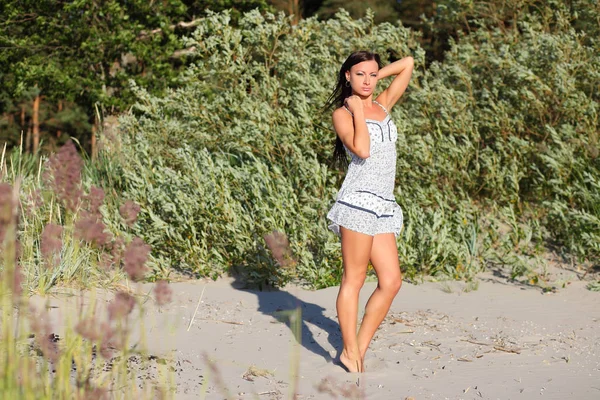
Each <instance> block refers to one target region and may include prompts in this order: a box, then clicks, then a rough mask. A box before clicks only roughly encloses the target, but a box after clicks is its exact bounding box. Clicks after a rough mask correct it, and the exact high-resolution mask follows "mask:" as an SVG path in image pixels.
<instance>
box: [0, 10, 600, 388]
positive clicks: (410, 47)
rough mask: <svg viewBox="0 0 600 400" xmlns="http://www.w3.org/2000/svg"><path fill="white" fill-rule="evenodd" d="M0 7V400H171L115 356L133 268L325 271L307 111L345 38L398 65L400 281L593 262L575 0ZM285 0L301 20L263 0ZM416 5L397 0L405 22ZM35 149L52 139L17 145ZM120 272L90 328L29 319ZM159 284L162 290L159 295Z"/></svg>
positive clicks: (331, 259)
mask: <svg viewBox="0 0 600 400" xmlns="http://www.w3.org/2000/svg"><path fill="white" fill-rule="evenodd" d="M21 3H22V2H20V3H19V4H17V3H16V2H4V3H3V4H2V6H0V7H2V8H1V10H2V13H1V14H2V16H3V17H2V18H4V19H3V20H2V24H1V29H2V30H1V32H0V41H1V42H2V46H4V47H5V48H8V49H7V50H6V51H3V52H2V53H0V65H1V67H2V68H1V72H0V73H1V74H2V80H3V83H4V85H3V87H2V89H0V90H1V93H0V112H1V113H2V114H3V119H2V126H0V131H1V132H2V135H3V136H2V141H3V142H5V143H6V145H4V147H3V148H2V153H1V159H0V247H1V248H2V251H1V254H2V258H1V260H0V267H1V274H2V276H1V279H0V296H1V298H2V304H3V307H2V309H3V315H2V321H3V322H2V336H1V340H0V356H1V359H2V361H1V362H0V378H1V379H0V385H1V387H0V390H1V391H2V392H3V393H6V394H7V396H8V397H11V398H12V397H15V398H36V399H37V398H86V396H92V397H100V398H101V396H104V395H105V394H109V395H110V394H111V393H112V394H113V395H114V393H116V392H114V391H113V390H114V388H115V387H119V388H121V389H122V388H124V387H126V388H127V390H124V391H123V392H122V394H123V396H122V397H123V398H139V396H143V395H148V396H157V395H159V394H160V393H159V392H162V391H164V390H167V391H168V390H169V385H170V384H171V383H170V382H169V378H168V374H167V373H166V372H165V375H164V376H165V381H164V382H153V383H151V384H152V385H156V386H157V387H156V388H154V387H150V386H148V387H147V388H145V389H142V390H141V391H140V390H138V389H136V386H135V385H133V386H132V385H129V384H128V385H125V384H124V382H125V380H126V379H131V381H128V382H129V383H130V382H134V381H135V377H134V376H133V375H132V374H133V372H132V371H133V370H129V368H130V367H131V365H129V364H128V362H127V360H129V359H130V357H139V358H141V359H147V357H146V355H145V354H144V352H143V351H141V352H137V351H138V350H136V351H133V350H132V347H131V346H128V340H129V338H128V336H127V334H126V333H127V331H126V329H123V327H126V326H127V324H131V323H133V317H131V315H132V312H134V310H138V311H141V309H140V304H141V302H140V301H139V297H140V295H139V294H138V293H136V291H135V288H136V284H135V282H137V281H139V280H143V279H150V280H158V279H170V278H173V276H174V275H175V274H178V273H187V274H190V275H192V276H211V277H216V276H218V275H220V274H222V273H226V272H234V273H238V274H241V275H243V276H244V277H245V279H246V281H247V282H248V283H250V284H256V285H258V286H260V287H263V286H266V285H275V286H278V285H283V284H285V283H286V282H288V281H290V280H294V281H297V282H300V283H303V284H306V285H309V286H311V287H315V288H320V287H326V286H330V285H335V284H337V283H339V280H340V276H341V254H340V249H339V239H338V238H337V237H336V236H335V235H333V233H331V232H329V231H328V230H327V221H326V220H325V215H326V212H327V210H328V208H329V207H330V205H331V203H332V201H333V199H334V196H335V193H336V190H337V188H338V187H339V184H340V183H341V180H342V179H343V173H342V172H341V171H337V170H335V169H333V168H331V164H330V158H331V154H332V151H333V143H334V133H333V131H332V129H331V123H330V112H329V111H327V110H323V104H324V103H325V100H326V98H327V97H328V95H329V92H330V90H331V89H332V85H333V83H334V82H333V81H334V77H335V76H336V72H337V70H338V68H339V66H340V64H341V63H342V61H343V60H344V59H345V57H346V56H347V55H348V54H349V53H350V52H351V51H353V50H355V49H359V48H363V49H373V50H376V51H378V52H379V53H380V54H381V55H382V57H383V59H384V60H385V61H386V62H389V61H392V60H395V59H398V58H401V57H404V56H407V55H411V56H413V57H414V58H415V60H416V69H415V73H414V77H413V80H412V82H411V85H410V87H409V89H408V91H407V93H406V95H405V96H404V97H403V100H402V102H401V104H399V105H398V106H397V107H395V108H394V110H393V115H392V117H393V118H394V120H395V121H396V123H397V125H398V127H399V132H400V134H399V140H398V143H397V145H398V170H397V182H396V183H397V192H396V199H397V201H398V202H399V203H400V205H401V206H402V207H403V209H404V214H405V221H406V224H405V227H404V230H403V232H402V234H401V236H400V237H399V238H398V245H399V251H400V261H401V265H402V268H403V271H404V272H405V275H406V276H407V277H408V278H412V279H415V278H419V277H422V276H424V275H433V276H435V277H443V278H447V277H450V278H454V279H464V280H466V281H469V280H470V279H471V278H472V277H473V276H474V274H476V273H477V272H478V271H481V270H483V269H485V268H495V267H509V268H510V269H511V270H512V277H513V278H517V277H524V278H525V279H527V280H529V281H530V282H532V283H539V284H542V285H544V281H543V280H544V276H543V275H540V274H538V269H536V267H540V266H543V265H544V264H545V263H546V261H547V257H548V254H549V253H550V252H552V253H554V254H557V255H558V256H560V257H563V259H564V260H566V261H571V262H573V263H579V264H584V265H585V266H586V267H589V266H598V265H599V264H600V158H599V156H600V144H599V142H598V134H599V132H600V130H599V118H598V113H599V100H600V99H599V97H600V95H599V92H598V82H599V81H600V45H599V42H598V38H599V37H600V32H599V25H598V18H600V9H598V4H597V2H595V1H592V0H574V1H569V2H565V1H558V0H552V1H548V2H538V1H533V0H516V1H511V2H504V1H485V2H483V1H465V0H448V1H442V2H436V4H437V6H436V8H435V9H433V8H430V7H429V5H430V3H428V2H423V5H422V6H423V9H422V13H423V14H424V18H422V19H421V20H419V21H418V22H417V21H415V20H414V19H413V20H411V19H409V20H408V21H412V23H399V22H397V20H396V18H393V19H391V18H390V19H388V20H387V21H388V22H382V23H377V22H376V21H379V20H376V15H375V14H373V13H372V12H367V13H366V15H365V16H364V17H362V18H360V19H356V18H353V16H352V15H350V14H349V13H348V12H345V11H342V12H339V13H337V14H335V16H332V17H331V18H329V19H322V18H321V19H320V18H317V17H309V18H307V16H308V15H307V14H310V13H317V14H318V13H319V10H321V11H323V10H324V8H323V7H329V6H331V5H333V4H334V3H335V2H333V1H328V2H321V3H319V2H315V1H312V2H311V1H306V2H304V3H302V4H301V3H299V2H297V1H296V2H294V1H291V2H287V3H285V2H282V3H281V4H280V3H277V4H275V3H273V4H274V6H273V5H271V4H270V3H267V2H265V1H262V0H256V1H252V2H238V1H234V0H232V1H223V2H219V3H216V2H211V4H213V5H214V6H215V7H216V8H219V7H220V8H221V9H217V10H215V11H218V12H216V13H215V12H211V11H208V10H206V9H205V8H206V7H205V6H206V4H205V2H201V1H195V2H183V1H182V2H177V1H172V2H162V3H160V4H158V3H156V4H155V3H152V7H156V8H153V11H154V12H153V13H150V12H147V11H148V8H147V7H151V6H150V5H148V4H146V3H143V2H136V1H133V2H128V3H127V5H123V4H121V3H122V2H118V1H108V2H94V1H80V2H75V3H69V4H66V3H65V4H63V5H62V6H63V8H62V9H61V10H60V12H58V11H56V10H55V9H54V8H53V3H52V4H50V3H51V2H35V4H34V3H33V2H31V3H27V4H26V5H23V4H21ZM142 3H143V4H142ZM284 3H285V4H284ZM317 3H318V4H317ZM350 3H352V2H348V4H350ZM366 3H368V2H365V4H366ZM289 4H292V5H293V6H294V7H296V9H297V10H301V11H302V13H300V15H301V16H303V17H305V18H304V19H302V18H298V17H297V16H296V17H289V16H286V15H284V14H277V15H274V14H272V13H270V12H269V11H271V10H273V8H272V7H276V8H277V7H278V8H279V9H286V8H284V7H287V6H289ZM352 4H354V3H352ZM415 4H416V3H415V2H412V1H406V2H402V4H399V5H396V6H395V10H397V11H398V10H400V11H399V12H401V13H402V10H405V11H406V12H408V11H407V10H409V9H410V10H412V11H411V12H413V13H415V14H411V15H417V14H418V13H417V11H415V10H418V8H416V5H415ZM250 5H251V6H252V7H250ZM25 6H26V7H29V8H25ZM230 6H232V7H234V9H233V10H232V11H227V10H224V9H225V8H228V7H230ZM254 6H257V7H259V10H254V11H249V12H246V13H244V11H247V10H248V9H249V8H253V7H254ZM412 6H415V8H411V7H412ZM403 7H404V8H403ZM23 10H29V11H31V12H29V11H27V12H24V11H23ZM307 10H310V12H309V11H307ZM354 12H356V13H359V12H362V11H354ZM402 15H404V14H402ZM75 16H82V18H78V17H77V18H75ZM358 16H360V15H358ZM182 22H184V23H183V24H180V23H182ZM188 22H189V23H190V24H188ZM115 26H119V28H120V29H114V27H115ZM192 32H193V33H192ZM71 43H75V45H71ZM442 49H445V50H447V51H446V52H445V53H443V57H440V52H441V51H442ZM182 50H184V51H183V52H181V51H182ZM175 54H176V55H177V56H176V57H174V55H175ZM132 57H133V58H132ZM115 60H116V61H115ZM385 83H386V82H382V84H385ZM112 111H114V112H118V113H120V117H119V119H118V123H117V122H116V118H115V117H114V116H113V115H111V112H112ZM90 132H93V135H90ZM70 137H72V138H74V139H75V140H74V142H71V141H69V140H68V139H69V138H70ZM79 139H81V140H79ZM44 143H46V144H47V146H46V149H49V150H52V149H53V148H55V147H56V148H58V146H59V145H61V144H63V143H67V144H66V145H65V146H63V147H60V150H58V151H56V152H49V153H45V152H41V151H36V148H42V147H44ZM74 143H76V144H77V146H78V147H75V144H74ZM81 155H83V159H82V158H81ZM590 270H591V268H590ZM124 280H126V281H127V282H133V283H132V286H131V287H133V288H134V289H133V290H132V291H120V292H118V293H117V294H116V295H115V297H114V300H113V301H112V302H111V304H110V305H109V308H108V309H107V310H105V311H106V313H107V319H106V320H105V321H100V320H96V319H94V317H93V313H94V312H93V311H92V309H91V308H90V309H89V310H84V311H82V314H81V315H79V316H78V321H73V324H68V326H67V327H65V333H64V335H63V336H61V337H60V338H59V340H58V342H56V340H51V339H56V337H54V336H53V332H52V331H51V328H50V327H49V326H48V324H47V323H46V321H47V320H48V319H47V315H45V312H44V311H43V310H33V309H32V310H28V307H27V300H26V299H27V297H26V295H27V294H29V293H41V294H44V293H47V292H49V291H51V290H52V288H54V287H57V286H65V285H68V286H71V287H80V288H89V287H98V286H101V287H111V288H113V289H114V288H117V287H118V286H117V285H116V284H117V283H118V282H122V281H124ZM473 285H476V284H471V285H469V284H467V286H466V287H468V288H469V290H472V288H473V287H476V286H473ZM599 285H600V284H599V283H598V282H590V283H589V285H588V288H589V289H590V290H594V291H598V290H600V289H599V288H600V286H599ZM157 287H158V288H159V289H158V291H157V292H156V293H155V296H156V301H157V302H159V303H161V302H163V301H166V300H165V299H166V298H168V296H169V289H168V286H167V285H166V283H164V282H161V283H160V285H158V286H157ZM92 304H93V305H94V302H93V301H92ZM92 307H93V306H92ZM13 310H16V311H14V313H13ZM50 333H52V335H51V334H50ZM109 347H114V348H115V349H116V350H117V352H116V354H109V353H108V352H103V350H106V349H108V348H109ZM92 361H93V362H92ZM73 365H75V366H76V368H75V369H73ZM82 365H86V366H90V365H92V367H91V369H89V368H87V369H86V368H82V367H80V366H82ZM107 365H110V366H111V368H109V371H104V370H103V368H104V367H106V366H107ZM34 376H35V377H36V379H33V377H34ZM39 377H41V379H37V378H39ZM121 389H119V390H121ZM119 393H121V392H119Z"/></svg>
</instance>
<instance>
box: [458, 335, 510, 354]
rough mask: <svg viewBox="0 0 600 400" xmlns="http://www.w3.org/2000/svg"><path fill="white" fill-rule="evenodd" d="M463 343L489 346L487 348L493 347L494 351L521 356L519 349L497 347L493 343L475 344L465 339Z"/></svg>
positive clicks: (473, 341)
mask: <svg viewBox="0 0 600 400" xmlns="http://www.w3.org/2000/svg"><path fill="white" fill-rule="evenodd" d="M463 342H469V343H473V344H477V345H480V346H489V347H493V348H494V349H495V350H499V351H504V352H507V353H514V354H521V349H519V348H514V349H508V348H506V347H502V346H498V345H495V344H493V343H484V342H477V341H475V340H470V339H465V340H463Z"/></svg>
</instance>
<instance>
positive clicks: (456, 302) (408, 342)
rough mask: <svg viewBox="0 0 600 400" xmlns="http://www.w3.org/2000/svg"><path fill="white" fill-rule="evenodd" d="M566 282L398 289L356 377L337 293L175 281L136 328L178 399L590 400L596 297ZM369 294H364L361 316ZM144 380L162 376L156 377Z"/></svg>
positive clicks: (598, 370)
mask: <svg viewBox="0 0 600 400" xmlns="http://www.w3.org/2000/svg"><path fill="white" fill-rule="evenodd" d="M571 277H572V278H573V279H569V276H567V278H566V279H565V281H564V282H567V283H565V287H564V288H563V287H562V286H561V287H560V288H558V289H557V290H556V291H555V292H552V291H550V292H544V291H543V290H542V289H541V287H539V286H529V285H523V284H519V283H514V282H508V281H507V279H506V278H504V277H502V276H496V275H494V274H493V273H491V272H486V273H484V274H480V275H479V276H478V278H477V281H478V287H474V286H468V285H466V284H465V283H461V282H442V283H436V282H425V283H420V284H413V283H410V282H404V284H403V286H402V289H401V290H400V293H399V295H398V296H397V298H396V299H395V301H394V303H393V305H392V308H391V310H390V313H389V314H388V317H387V318H386V320H385V321H384V323H383V324H382V326H381V328H380V329H379V330H378V332H377V333H376V336H375V338H374V340H373V342H372V345H371V348H370V351H369V352H368V353H367V356H366V361H365V364H366V365H365V367H366V370H367V371H366V373H364V374H349V373H347V372H345V371H344V370H343V369H342V368H341V367H340V366H339V365H338V364H337V363H336V361H335V360H336V358H337V351H338V350H339V349H340V346H341V337H340V333H339V329H338V323H337V318H336V312H335V298H336V295H337V290H338V288H337V287H332V288H328V289H323V290H318V291H310V290H305V289H302V288H300V287H296V286H288V287H286V288H284V289H282V290H273V291H262V292H261V291H256V290H245V289H241V288H239V285H238V284H237V283H236V281H235V280H233V279H230V278H222V279H219V280H217V281H208V280H198V281H190V282H180V283H173V284H171V288H172V290H173V301H172V302H171V303H169V304H168V305H166V306H163V307H157V306H156V305H154V304H153V301H152V300H151V299H149V298H148V299H147V301H145V304H144V310H145V311H144V314H145V315H144V321H145V327H144V332H145V337H146V341H147V345H148V351H149V353H150V354H151V355H152V356H153V357H152V360H154V361H151V364H152V362H160V360H170V361H169V364H171V365H172V366H173V368H172V372H173V378H174V380H175V382H174V384H175V386H176V396H175V398H176V399H203V398H206V399H225V398H231V399H288V398H292V395H293V394H294V391H295V394H296V398H297V399H327V398H331V399H335V398H337V399H342V398H344V399H345V398H356V399H362V398H364V399H406V398H411V397H412V398H414V399H534V398H546V399H598V398H600V344H599V342H600V333H599V332H600V331H599V329H598V328H599V326H600V307H598V306H599V305H600V293H597V292H591V291H589V290H587V289H586V288H585V285H586V282H584V281H580V280H578V279H577V278H576V277H575V275H571ZM375 285H376V283H375V282H367V283H366V284H365V286H364V288H363V290H362V292H361V300H360V311H359V312H361V313H362V310H363V309H364V305H365V303H366V301H367V298H368V296H369V294H370V293H371V292H372V290H373V289H374V287H375ZM151 288H152V284H146V285H144V286H143V289H144V290H145V291H146V292H149V291H150V290H151ZM111 296H112V295H110V294H106V296H104V300H103V301H105V300H109V299H110V297H111ZM39 300H41V299H39ZM103 301H101V302H100V304H99V306H102V302H103ZM52 303H55V304H57V306H56V307H52V308H50V309H49V312H50V315H51V317H52V319H53V323H55V324H57V325H55V326H61V319H62V318H63V317H61V316H62V315H64V313H65V308H64V306H62V305H60V303H61V299H60V298H56V297H55V298H53V299H52ZM298 307H299V308H300V310H301V319H297V315H298V314H297V313H294V312H293V310H296V309H297V308H298ZM290 310H292V311H290ZM192 318H193V321H192ZM294 318H296V319H294ZM294 332H300V336H301V340H300V343H299V342H298V340H296V338H295V334H294ZM139 333H140V332H137V334H139ZM137 334H134V336H137ZM133 342H135V340H134V341H133ZM144 376H146V377H149V378H156V369H154V368H152V365H150V367H149V368H146V369H145V370H144V372H143V374H142V373H141V374H140V378H142V379H143V378H144Z"/></svg>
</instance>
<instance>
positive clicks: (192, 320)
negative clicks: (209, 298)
mask: <svg viewBox="0 0 600 400" xmlns="http://www.w3.org/2000/svg"><path fill="white" fill-rule="evenodd" d="M204 289H206V285H204V287H203V288H202V294H200V298H199V299H198V304H197V305H196V310H195V311H194V315H192V319H191V321H190V325H189V326H188V328H187V331H188V332H189V331H190V328H191V327H192V324H193V323H194V318H196V313H197V312H198V307H200V303H201V302H202V297H203V296H204Z"/></svg>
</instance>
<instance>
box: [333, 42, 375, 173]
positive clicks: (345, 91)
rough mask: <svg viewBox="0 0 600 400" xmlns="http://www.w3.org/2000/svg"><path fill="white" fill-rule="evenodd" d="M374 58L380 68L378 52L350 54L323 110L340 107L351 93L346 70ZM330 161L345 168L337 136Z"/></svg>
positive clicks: (342, 149)
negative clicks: (347, 83)
mask: <svg viewBox="0 0 600 400" xmlns="http://www.w3.org/2000/svg"><path fill="white" fill-rule="evenodd" d="M372 60H375V61H376V62H377V65H378V66H379V68H381V58H380V57H379V54H377V53H372V52H370V51H364V50H361V51H355V52H354V53H352V54H350V56H348V58H347V59H346V61H344V63H343V64H342V67H341V68H340V72H339V74H338V79H337V83H336V85H335V89H333V92H332V93H331V95H330V96H329V98H328V99H327V101H326V102H325V107H324V109H325V110H331V108H332V107H334V106H335V107H342V106H343V105H344V101H345V100H346V98H348V97H350V96H351V95H352V87H350V86H349V85H348V86H347V85H346V72H347V71H350V68H352V67H353V66H354V65H356V64H359V63H361V62H363V61H372ZM332 163H333V165H334V166H336V167H338V168H344V169H345V168H346V167H347V165H348V158H347V156H346V151H345V149H344V144H343V143H342V140H341V139H340V137H339V136H337V135H336V137H335V150H334V151H333V158H332Z"/></svg>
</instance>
